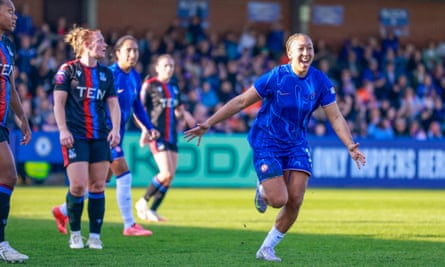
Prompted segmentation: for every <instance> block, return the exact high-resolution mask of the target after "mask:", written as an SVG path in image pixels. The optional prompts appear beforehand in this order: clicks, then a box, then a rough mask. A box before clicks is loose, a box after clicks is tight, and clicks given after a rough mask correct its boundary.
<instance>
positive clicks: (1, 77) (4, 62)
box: [0, 0, 31, 262]
mask: <svg viewBox="0 0 445 267" xmlns="http://www.w3.org/2000/svg"><path fill="white" fill-rule="evenodd" d="M16 21H17V16H16V14H15V6H14V4H13V3H12V2H11V1H10V0H0V38H1V40H0V68H1V73H0V170H2V172H1V175H0V259H1V260H4V261H6V262H23V261H26V260H27V259H28V256H26V255H24V254H22V253H20V252H18V251H17V250H15V249H13V248H12V247H11V246H10V245H9V243H8V241H5V226H6V222H7V221H8V216H9V209H10V203H11V195H12V192H13V190H14V186H15V183H16V182H17V172H16V168H15V161H14V158H13V157H12V153H11V149H10V147H9V131H8V128H7V125H6V122H7V119H8V111H9V108H10V107H11V108H12V110H13V111H14V113H15V115H16V118H17V124H18V126H19V127H20V130H21V131H22V134H23V138H22V140H21V142H20V143H21V144H28V143H29V141H31V130H30V128H29V124H28V119H27V118H26V116H25V113H24V111H23V108H22V105H21V102H20V98H19V96H18V94H17V91H16V89H15V82H14V75H13V69H14V56H15V50H14V46H13V43H12V41H11V40H9V39H8V37H7V36H6V33H7V32H11V31H13V30H14V28H15V23H16Z"/></svg>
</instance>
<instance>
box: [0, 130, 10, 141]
mask: <svg viewBox="0 0 445 267" xmlns="http://www.w3.org/2000/svg"><path fill="white" fill-rule="evenodd" d="M5 141H6V142H8V143H9V130H8V128H6V127H3V126H0V143H1V142H5Z"/></svg>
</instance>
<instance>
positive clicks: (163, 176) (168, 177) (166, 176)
mask: <svg viewBox="0 0 445 267" xmlns="http://www.w3.org/2000/svg"><path fill="white" fill-rule="evenodd" d="M173 175H174V173H173V172H170V171H167V172H161V173H160V174H159V175H158V179H159V180H160V181H161V182H170V181H172V180H173Z"/></svg>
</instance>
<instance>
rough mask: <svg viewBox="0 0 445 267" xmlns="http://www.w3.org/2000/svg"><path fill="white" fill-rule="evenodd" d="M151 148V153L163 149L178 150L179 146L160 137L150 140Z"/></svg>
mask: <svg viewBox="0 0 445 267" xmlns="http://www.w3.org/2000/svg"><path fill="white" fill-rule="evenodd" d="M150 150H151V153H153V154H156V153H158V152H162V151H174V152H178V146H177V145H176V144H172V143H169V142H166V141H165V140H162V139H158V140H154V141H151V142H150Z"/></svg>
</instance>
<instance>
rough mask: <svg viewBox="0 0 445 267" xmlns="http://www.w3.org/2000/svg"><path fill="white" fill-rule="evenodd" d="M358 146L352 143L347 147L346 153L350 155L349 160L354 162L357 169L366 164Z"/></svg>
mask: <svg viewBox="0 0 445 267" xmlns="http://www.w3.org/2000/svg"><path fill="white" fill-rule="evenodd" d="M359 146H360V144H359V143H354V144H350V145H348V151H349V154H350V155H351V158H352V159H353V160H354V161H355V164H356V165H357V168H358V169H360V168H361V167H362V166H365V164H366V157H365V155H364V154H363V153H362V152H361V151H360V150H359V149H358V147H359Z"/></svg>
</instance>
